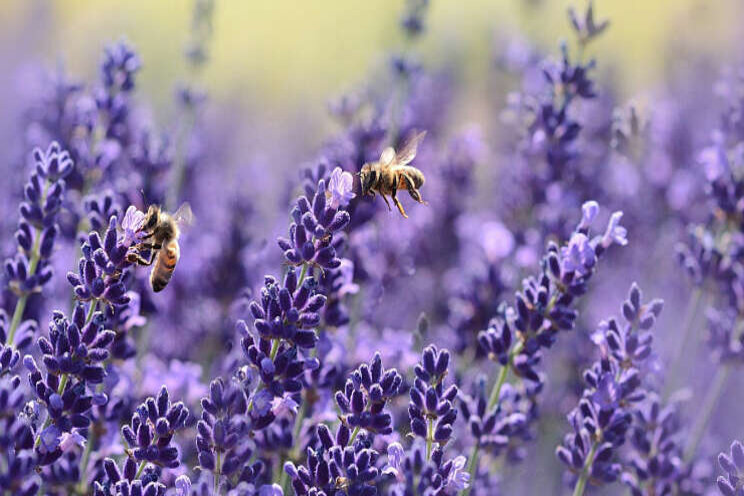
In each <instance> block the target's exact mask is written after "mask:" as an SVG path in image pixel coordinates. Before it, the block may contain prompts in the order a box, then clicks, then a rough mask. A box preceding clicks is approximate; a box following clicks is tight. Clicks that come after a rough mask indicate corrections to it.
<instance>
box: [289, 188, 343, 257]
mask: <svg viewBox="0 0 744 496" xmlns="http://www.w3.org/2000/svg"><path fill="white" fill-rule="evenodd" d="M339 187H341V186H339ZM339 191H345V190H339ZM333 194H336V195H338V194H339V193H338V191H337V192H336V193H332V195H333ZM342 194H343V193H342ZM332 198H333V196H332ZM340 205H341V203H340V200H339V206H340ZM292 218H293V219H294V222H293V223H292V224H291V225H290V226H289V237H290V239H286V238H278V239H277V242H278V244H279V247H280V248H281V249H282V250H283V251H284V258H286V260H287V262H288V263H290V264H292V265H302V264H304V263H308V264H310V265H312V266H313V267H320V268H321V269H335V268H337V267H338V266H339V265H340V264H341V261H340V260H339V259H338V257H337V256H336V249H335V248H334V246H333V244H332V241H333V234H334V233H336V232H338V231H340V230H341V229H343V228H344V227H346V225H347V224H348V223H349V220H350V216H349V213H348V212H346V211H344V210H338V207H334V206H333V203H331V204H330V205H329V204H327V202H326V187H325V182H324V181H323V180H321V181H319V182H318V188H317V190H316V191H315V194H314V196H313V199H312V201H310V200H309V199H308V198H307V197H305V196H301V197H299V198H298V199H297V202H296V206H295V207H294V208H293V209H292Z"/></svg>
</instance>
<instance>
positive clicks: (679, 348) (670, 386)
mask: <svg viewBox="0 0 744 496" xmlns="http://www.w3.org/2000/svg"><path fill="white" fill-rule="evenodd" d="M702 296H703V290H702V288H701V287H698V288H695V291H693V292H692V294H691V295H690V301H688V302H687V311H686V312H685V317H684V320H683V321H682V330H681V332H680V333H679V335H678V336H677V341H676V343H675V346H674V351H673V353H672V359H671V361H670V362H669V373H668V374H667V377H668V379H667V381H666V386H665V387H664V395H663V396H664V398H668V397H669V395H670V394H671V392H672V391H673V390H674V386H675V385H676V384H677V377H678V375H679V368H680V366H681V364H682V357H683V356H684V352H685V345H686V344H687V342H688V341H689V340H690V332H691V331H692V328H693V327H694V325H695V322H696V321H697V318H696V317H697V314H698V311H699V310H700V303H701V302H702Z"/></svg>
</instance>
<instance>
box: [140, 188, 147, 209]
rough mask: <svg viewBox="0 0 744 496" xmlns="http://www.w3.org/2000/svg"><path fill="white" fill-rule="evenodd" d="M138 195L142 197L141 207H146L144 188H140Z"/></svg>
mask: <svg viewBox="0 0 744 496" xmlns="http://www.w3.org/2000/svg"><path fill="white" fill-rule="evenodd" d="M140 194H141V195H142V205H143V206H144V205H147V198H146V197H145V190H144V188H140Z"/></svg>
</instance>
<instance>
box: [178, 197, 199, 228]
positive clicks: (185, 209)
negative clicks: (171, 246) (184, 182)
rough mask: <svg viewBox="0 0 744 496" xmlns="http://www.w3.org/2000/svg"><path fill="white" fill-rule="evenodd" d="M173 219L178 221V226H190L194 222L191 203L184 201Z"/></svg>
mask: <svg viewBox="0 0 744 496" xmlns="http://www.w3.org/2000/svg"><path fill="white" fill-rule="evenodd" d="M173 220H175V221H176V223H177V224H178V227H180V228H184V227H190V226H191V225H192V224H193V223H194V213H193V212H192V211H191V205H189V202H183V203H182V204H181V206H180V207H178V210H176V212H175V213H174V214H173Z"/></svg>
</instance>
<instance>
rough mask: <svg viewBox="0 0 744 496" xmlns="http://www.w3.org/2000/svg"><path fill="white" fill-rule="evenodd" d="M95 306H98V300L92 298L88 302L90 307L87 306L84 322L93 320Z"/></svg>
mask: <svg viewBox="0 0 744 496" xmlns="http://www.w3.org/2000/svg"><path fill="white" fill-rule="evenodd" d="M96 307H98V300H93V301H91V302H90V308H88V313H87V314H86V316H85V323H86V324H87V323H88V322H90V321H91V320H93V314H95V313H96Z"/></svg>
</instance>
